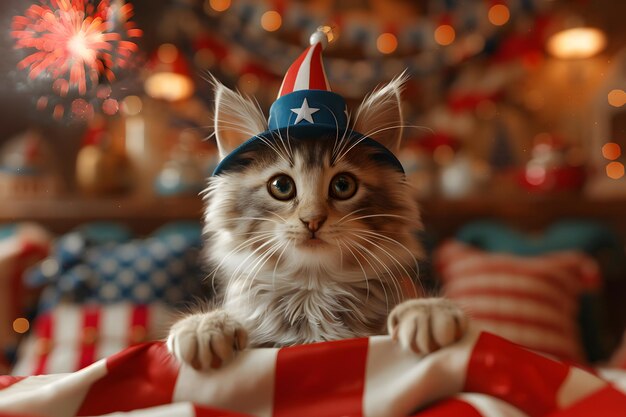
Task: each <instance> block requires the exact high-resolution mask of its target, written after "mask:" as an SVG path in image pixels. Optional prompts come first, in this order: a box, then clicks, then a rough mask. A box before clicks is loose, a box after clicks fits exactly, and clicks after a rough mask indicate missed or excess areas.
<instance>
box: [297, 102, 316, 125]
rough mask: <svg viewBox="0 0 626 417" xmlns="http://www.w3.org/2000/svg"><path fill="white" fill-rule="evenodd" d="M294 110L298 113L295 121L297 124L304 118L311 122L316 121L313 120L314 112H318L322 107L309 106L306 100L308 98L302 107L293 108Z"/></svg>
mask: <svg viewBox="0 0 626 417" xmlns="http://www.w3.org/2000/svg"><path fill="white" fill-rule="evenodd" d="M291 111H292V112H294V113H295V114H297V115H298V116H297V117H296V121H295V122H293V124H294V125H297V124H298V123H300V122H301V121H302V120H306V121H307V122H309V123H315V122H314V121H313V113H317V112H318V111H320V109H316V108H314V107H309V103H308V102H307V101H306V98H305V99H304V101H303V102H302V107H300V108H295V109H291Z"/></svg>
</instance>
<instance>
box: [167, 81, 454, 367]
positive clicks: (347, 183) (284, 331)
mask: <svg viewBox="0 0 626 417" xmlns="http://www.w3.org/2000/svg"><path fill="white" fill-rule="evenodd" d="M404 81H405V77H403V76H401V77H398V78H396V79H394V80H393V81H391V82H390V83H389V84H388V85H386V86H385V87H384V88H382V89H379V90H378V91H376V92H374V93H373V94H371V95H370V96H369V97H367V98H366V99H365V100H364V101H363V103H362V104H361V105H360V107H359V108H358V110H357V111H356V116H355V122H354V123H353V124H352V125H351V128H352V129H354V130H355V131H358V132H361V133H363V134H364V135H365V136H369V137H371V138H373V139H375V140H376V141H378V142H379V143H381V144H383V145H385V146H386V147H387V148H388V149H389V150H391V151H392V152H397V151H398V149H399V146H400V139H401V135H402V128H401V126H402V117H401V110H400V101H399V97H400V92H401V89H402V86H403V83H404ZM214 84H215V97H216V109H215V133H216V139H217V143H218V148H219V153H220V157H221V158H224V157H225V156H226V155H228V154H229V153H230V152H231V151H232V150H233V149H234V148H235V147H237V146H238V145H240V144H241V143H242V142H244V141H246V140H247V139H249V138H251V137H253V136H256V135H257V134H258V133H259V132H263V131H265V130H267V123H266V121H265V117H264V116H263V114H262V112H261V111H260V110H259V109H258V107H256V106H255V105H254V104H253V103H252V101H251V100H249V99H247V98H244V97H242V96H241V95H239V94H237V93H235V92H233V91H231V90H229V89H228V88H226V87H224V86H223V85H222V84H220V83H219V82H217V81H215V82H214ZM287 133H288V132H287ZM284 136H286V134H285V135H284ZM258 142H259V146H258V147H257V148H256V149H254V153H252V152H250V153H247V154H244V155H240V156H239V157H238V158H239V160H238V163H237V165H236V168H234V169H231V170H229V171H228V172H226V173H224V174H221V175H217V176H213V177H211V178H210V179H209V185H208V188H207V190H206V213H205V230H204V231H205V233H206V236H207V241H206V253H207V257H208V261H209V263H210V264H211V265H212V266H213V267H214V268H215V272H214V278H215V284H216V287H217V290H218V292H219V297H218V302H219V304H220V305H219V307H217V308H215V309H214V310H212V311H208V312H202V313H197V314H193V315H189V316H187V317H184V318H183V319H182V320H180V321H179V322H177V323H176V324H174V326H172V328H171V330H170V335H169V337H168V341H167V346H168V349H169V350H170V352H171V353H172V354H173V355H174V356H175V357H176V358H177V359H178V360H180V361H182V362H185V363H188V364H190V365H192V366H193V367H194V368H196V369H203V370H205V369H208V368H211V367H217V366H220V365H221V364H222V363H225V362H228V361H229V360H231V359H232V358H233V355H234V354H235V352H236V351H238V350H241V349H244V348H245V347H247V346H250V347H261V346H264V347H265V346H289V345H295V344H302V343H311V342H318V341H325V340H337V339H344V338H351V337H366V336H372V335H380V334H384V333H385V332H386V331H389V333H390V334H391V335H392V336H393V338H394V339H395V340H399V342H400V343H401V345H402V346H404V347H405V348H407V349H412V350H414V351H415V352H422V353H428V352H431V351H433V350H436V349H438V348H440V347H443V346H446V345H449V344H451V343H454V342H455V341H456V340H458V339H459V338H460V337H461V336H462V335H463V333H464V331H465V328H466V319H465V316H464V315H463V313H462V312H461V310H460V309H458V308H457V307H456V306H455V305H453V304H452V303H451V302H449V301H447V300H445V299H441V298H422V299H416V298H415V297H416V296H417V291H416V290H415V287H414V286H413V287H411V285H412V282H413V281H412V280H413V279H415V278H416V275H417V263H416V259H419V258H420V257H422V247H421V245H420V243H419V242H418V240H417V238H416V232H417V231H419V230H420V228H421V223H420V216H419V211H418V207H417V203H416V202H415V200H414V198H413V195H414V194H413V193H412V192H411V189H410V185H409V184H408V182H407V181H406V178H405V175H404V174H403V173H402V172H399V171H398V170H395V169H392V168H391V167H389V166H388V165H385V164H381V163H380V160H379V158H377V154H376V151H375V149H372V148H371V147H363V146H360V145H359V144H355V143H349V142H347V141H345V137H343V136H342V135H331V136H330V137H327V138H319V140H294V138H289V137H283V136H282V134H281V137H280V138H278V140H277V141H275V142H272V143H270V142H267V143H264V142H263V141H261V140H259V141H258ZM407 284H409V285H407Z"/></svg>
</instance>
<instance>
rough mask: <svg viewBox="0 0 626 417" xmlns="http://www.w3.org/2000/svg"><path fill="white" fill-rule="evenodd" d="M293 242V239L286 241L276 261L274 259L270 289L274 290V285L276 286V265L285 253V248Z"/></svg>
mask: <svg viewBox="0 0 626 417" xmlns="http://www.w3.org/2000/svg"><path fill="white" fill-rule="evenodd" d="M292 241H293V239H291V238H289V239H288V240H287V242H285V247H284V248H283V250H282V251H281V252H280V255H278V259H276V263H275V264H274V271H273V272H272V289H275V288H276V287H275V284H276V271H277V270H278V265H279V264H280V260H281V259H282V257H283V254H284V253H285V251H286V250H287V248H288V247H289V244H290V243H291V242H292Z"/></svg>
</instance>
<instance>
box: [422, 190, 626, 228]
mask: <svg viewBox="0 0 626 417" xmlns="http://www.w3.org/2000/svg"><path fill="white" fill-rule="evenodd" d="M420 205H421V208H422V216H423V220H424V223H425V225H426V227H427V228H428V229H432V230H436V231H437V233H438V234H442V235H449V234H451V233H454V231H455V230H456V229H458V228H459V227H460V226H462V225H463V224H465V223H467V222H468V221H472V220H478V219H495V220H500V221H502V222H505V223H509V224H511V225H513V226H517V227H519V228H520V229H524V230H539V229H542V228H544V227H546V226H548V225H550V224H551V223H554V222H557V221H560V220H567V219H587V220H595V221H600V222H603V223H606V224H607V225H609V226H611V227H612V228H614V230H615V231H616V232H617V233H620V234H621V235H622V236H626V200H622V199H620V200H588V199H585V198H584V197H582V196H576V195H561V196H536V195H527V196H526V195H523V196H511V197H509V198H505V197H498V198H496V197H490V196H481V197H473V198H467V199H461V200H446V199H431V200H425V201H421V202H420Z"/></svg>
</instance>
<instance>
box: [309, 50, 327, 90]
mask: <svg viewBox="0 0 626 417" xmlns="http://www.w3.org/2000/svg"><path fill="white" fill-rule="evenodd" d="M314 48H315V49H314V50H313V56H311V72H310V73H309V90H326V78H325V77H324V68H322V66H323V64H322V44H321V43H317V44H315V47H314Z"/></svg>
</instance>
